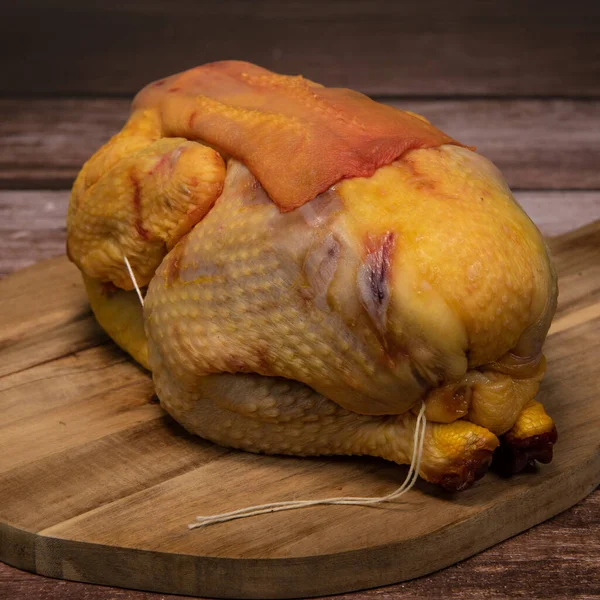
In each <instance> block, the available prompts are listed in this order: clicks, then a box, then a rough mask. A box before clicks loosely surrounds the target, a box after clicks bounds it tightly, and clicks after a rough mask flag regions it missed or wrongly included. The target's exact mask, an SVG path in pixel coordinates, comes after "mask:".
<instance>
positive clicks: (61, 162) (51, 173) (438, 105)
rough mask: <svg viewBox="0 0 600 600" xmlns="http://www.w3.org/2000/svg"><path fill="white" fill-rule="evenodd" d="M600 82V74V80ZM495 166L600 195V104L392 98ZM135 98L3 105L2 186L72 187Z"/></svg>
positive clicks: (525, 184)
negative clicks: (598, 127)
mask: <svg viewBox="0 0 600 600" xmlns="http://www.w3.org/2000/svg"><path fill="white" fill-rule="evenodd" d="M599 80H600V76H599ZM385 102H387V103H388V104H391V105H393V106H396V107H398V108H402V109H406V110H412V111H414V112H417V113H420V114H423V115H425V116H426V117H427V118H428V119H430V120H431V121H432V122H433V123H434V124H435V125H437V126H438V127H440V128H441V129H443V130H444V131H446V132H447V133H448V134H450V135H452V136H455V137H456V138H457V139H459V140H461V141H462V142H464V143H467V144H471V145H475V146H477V150H478V152H480V153H481V154H483V155H484V156H487V157H488V158H489V159H490V160H492V161H493V162H494V163H495V164H496V165H497V166H498V167H499V168H500V170H501V171H502V172H503V173H504V176H505V177H506V179H507V181H508V183H509V184H510V185H511V186H512V187H513V188H520V189H557V190H558V189H565V188H567V189H600V170H599V169H598V161H597V156H598V151H599V145H598V136H597V133H596V131H595V129H594V124H596V123H599V122H600V103H598V102H594V101H587V100H569V99H565V100H547V101H542V100H515V101H510V102H509V101H505V100H486V99H481V100H418V99H410V98H406V99H403V100H400V99H389V98H388V99H385ZM129 104H130V102H129V100H125V99H115V98H110V99H109V98H105V99H85V98H78V99H74V98H72V99H38V100H36V99H0V188H2V187H3V188H25V189H27V188H29V189H31V188H46V189H48V188H54V189H66V188H69V187H70V186H71V184H72V182H73V179H74V177H75V175H76V174H77V172H78V170H79V169H80V168H81V166H82V165H83V163H84V162H85V161H86V160H87V159H88V158H89V157H90V156H91V155H92V154H93V153H94V152H95V151H96V150H97V149H98V148H99V147H100V146H101V145H102V144H103V143H104V142H106V141H107V140H108V138H109V137H110V136H111V135H113V134H114V133H116V132H117V131H119V129H120V128H121V127H122V126H123V123H124V122H125V120H126V118H127V115H128V112H129Z"/></svg>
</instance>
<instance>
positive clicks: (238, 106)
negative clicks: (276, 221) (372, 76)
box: [133, 61, 461, 212]
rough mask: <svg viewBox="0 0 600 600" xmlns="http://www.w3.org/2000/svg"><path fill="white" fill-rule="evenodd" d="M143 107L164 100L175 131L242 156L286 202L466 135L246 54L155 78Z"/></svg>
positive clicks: (295, 203)
mask: <svg viewBox="0 0 600 600" xmlns="http://www.w3.org/2000/svg"><path fill="white" fill-rule="evenodd" d="M133 107H134V110H135V109H144V108H154V109H156V110H158V111H159V114H160V116H161V121H162V127H163V131H162V133H163V135H165V136H177V137H184V138H187V139H190V140H197V141H202V142H205V143H207V144H209V145H211V146H213V147H215V148H216V149H217V150H218V151H220V152H221V153H222V154H223V155H224V156H225V157H227V156H234V157H236V158H237V159H239V160H241V161H242V162H243V163H245V164H246V166H247V167H248V168H249V169H250V171H251V172H252V173H253V174H254V175H255V176H256V178H257V179H258V180H259V181H260V183H261V184H262V186H263V187H264V188H265V190H266V191H267V193H268V194H269V196H270V197H271V199H272V200H273V202H275V204H277V205H278V206H279V208H280V210H282V211H284V212H286V211H290V210H293V209H294V208H297V207H299V206H302V205H303V204H304V203H305V202H308V201H309V200H312V199H313V198H315V197H316V196H317V195H318V194H320V193H321V192H323V191H325V190H326V189H327V188H329V187H330V186H332V185H333V184H335V183H337V182H338V181H340V180H341V179H345V178H349V177H370V176H371V175H372V174H373V173H374V172H375V171H376V170H377V169H378V168H379V167H381V166H383V165H386V164H389V163H391V162H392V161H393V160H395V159H396V158H398V157H400V156H401V155H402V154H404V153H405V152H406V151H407V150H411V149H414V148H431V147H437V146H441V145H442V144H458V145H461V144H459V143H458V142H456V141H455V140H453V139H452V138H451V137H449V136H447V135H446V134H445V133H443V132H442V131H440V130H439V129H437V128H435V127H434V126H433V125H431V124H430V123H429V122H428V121H426V120H425V119H424V118H422V117H419V116H417V115H414V114H412V113H408V112H404V111H401V110H397V109H394V108H391V107H389V106H385V105H383V104H379V103H377V102H374V101H373V100H371V99H369V98H367V97H366V96H364V95H363V94H359V93H358V92H354V91H352V90H348V89H343V88H326V87H323V86H321V85H319V84H317V83H314V82H312V81H309V80H308V79H304V78H303V77H301V76H298V77H290V76H286V75H277V74H276V73H272V72H271V71H267V70H266V69H263V68H261V67H257V66H256V65H252V64H250V63H246V62H240V61H223V62H215V63H209V64H206V65H203V66H200V67H196V68H195V69H190V70H189V71H184V72H183V73H179V74H176V75H173V76H171V77H168V78H166V79H161V80H160V81H157V82H154V83H151V84H150V85H148V86H146V87H145V88H144V89H143V90H142V91H141V92H140V93H139V94H138V95H137V96H136V98H135V100H134V104H133Z"/></svg>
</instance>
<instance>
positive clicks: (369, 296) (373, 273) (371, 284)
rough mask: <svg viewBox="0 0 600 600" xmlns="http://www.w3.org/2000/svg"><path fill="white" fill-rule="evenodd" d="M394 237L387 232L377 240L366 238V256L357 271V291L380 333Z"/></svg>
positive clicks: (387, 289) (385, 312) (382, 331)
mask: <svg viewBox="0 0 600 600" xmlns="http://www.w3.org/2000/svg"><path fill="white" fill-rule="evenodd" d="M395 240H396V236H395V234H394V233H392V232H390V231H388V232H387V233H385V234H384V235H383V236H381V237H380V238H378V239H377V240H373V239H372V238H370V237H369V238H368V240H367V243H366V248H367V252H368V254H367V256H366V258H365V260H364V262H363V264H362V265H361V266H360V267H359V270H358V275H357V278H358V291H359V294H360V299H361V302H362V304H363V306H364V307H365V309H366V311H367V313H368V314H369V317H370V318H371V320H372V321H373V323H374V324H375V326H376V327H377V329H378V330H379V331H380V332H381V333H385V330H386V327H387V322H386V321H387V319H386V317H387V309H388V305H389V303H390V273H391V261H392V253H393V251H394V246H395Z"/></svg>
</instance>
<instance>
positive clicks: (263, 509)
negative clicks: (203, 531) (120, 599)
mask: <svg viewBox="0 0 600 600" xmlns="http://www.w3.org/2000/svg"><path fill="white" fill-rule="evenodd" d="M123 261H124V262H125V266H126V267H127V271H128V273H129V276H130V277H131V281H132V282H133V286H134V287H135V291H136V292H137V295H138V298H139V299H140V304H141V305H142V306H144V298H143V297H142V293H141V292H140V288H139V286H138V284H137V281H136V280H135V275H134V274H133V270H132V269H131V265H130V264H129V261H128V260H127V257H126V256H123ZM426 427H427V418H426V417H425V403H424V402H423V403H422V404H421V409H420V410H419V414H418V415H417V420H416V423H415V434H414V436H413V451H412V456H411V460H410V468H409V470H408V474H407V475H406V478H405V479H404V483H403V484H402V485H401V486H400V487H399V488H398V489H396V490H394V491H393V492H391V493H390V494H387V495H386V496H375V497H368V496H367V497H361V496H338V497H335V498H323V499H321V500H289V501H285V502H270V503H268V504H256V505H255V506H247V507H245V508H239V509H238V510H232V511H230V512H225V513H220V514H215V515H207V516H198V517H196V522H195V523H191V524H190V525H188V528H189V529H197V528H199V527H206V526H207V525H215V524H217V523H226V522H227V521H235V520H236V519H245V518H247V517H255V516H257V515H264V514H268V513H275V512H282V511H285V510H296V509H299V508H308V507H309V506H325V505H352V506H372V505H374V504H382V503H384V502H391V501H392V500H396V499H397V498H399V497H400V496H403V495H404V494H406V493H407V492H408V491H409V490H411V489H412V487H413V486H414V485H415V483H416V482H417V479H418V478H419V469H420V467H421V459H422V457H423V444H424V442H425V430H426Z"/></svg>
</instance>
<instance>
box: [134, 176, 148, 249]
mask: <svg viewBox="0 0 600 600" xmlns="http://www.w3.org/2000/svg"><path fill="white" fill-rule="evenodd" d="M129 181H130V182H131V187H132V188H133V211H134V214H135V229H136V231H137V232H138V234H139V236H140V237H141V238H142V239H143V240H149V239H150V234H149V233H148V231H146V228H145V227H144V224H143V222H144V221H143V218H142V190H141V189H140V182H139V180H138V178H137V176H136V175H134V174H133V173H131V174H130V175H129Z"/></svg>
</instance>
